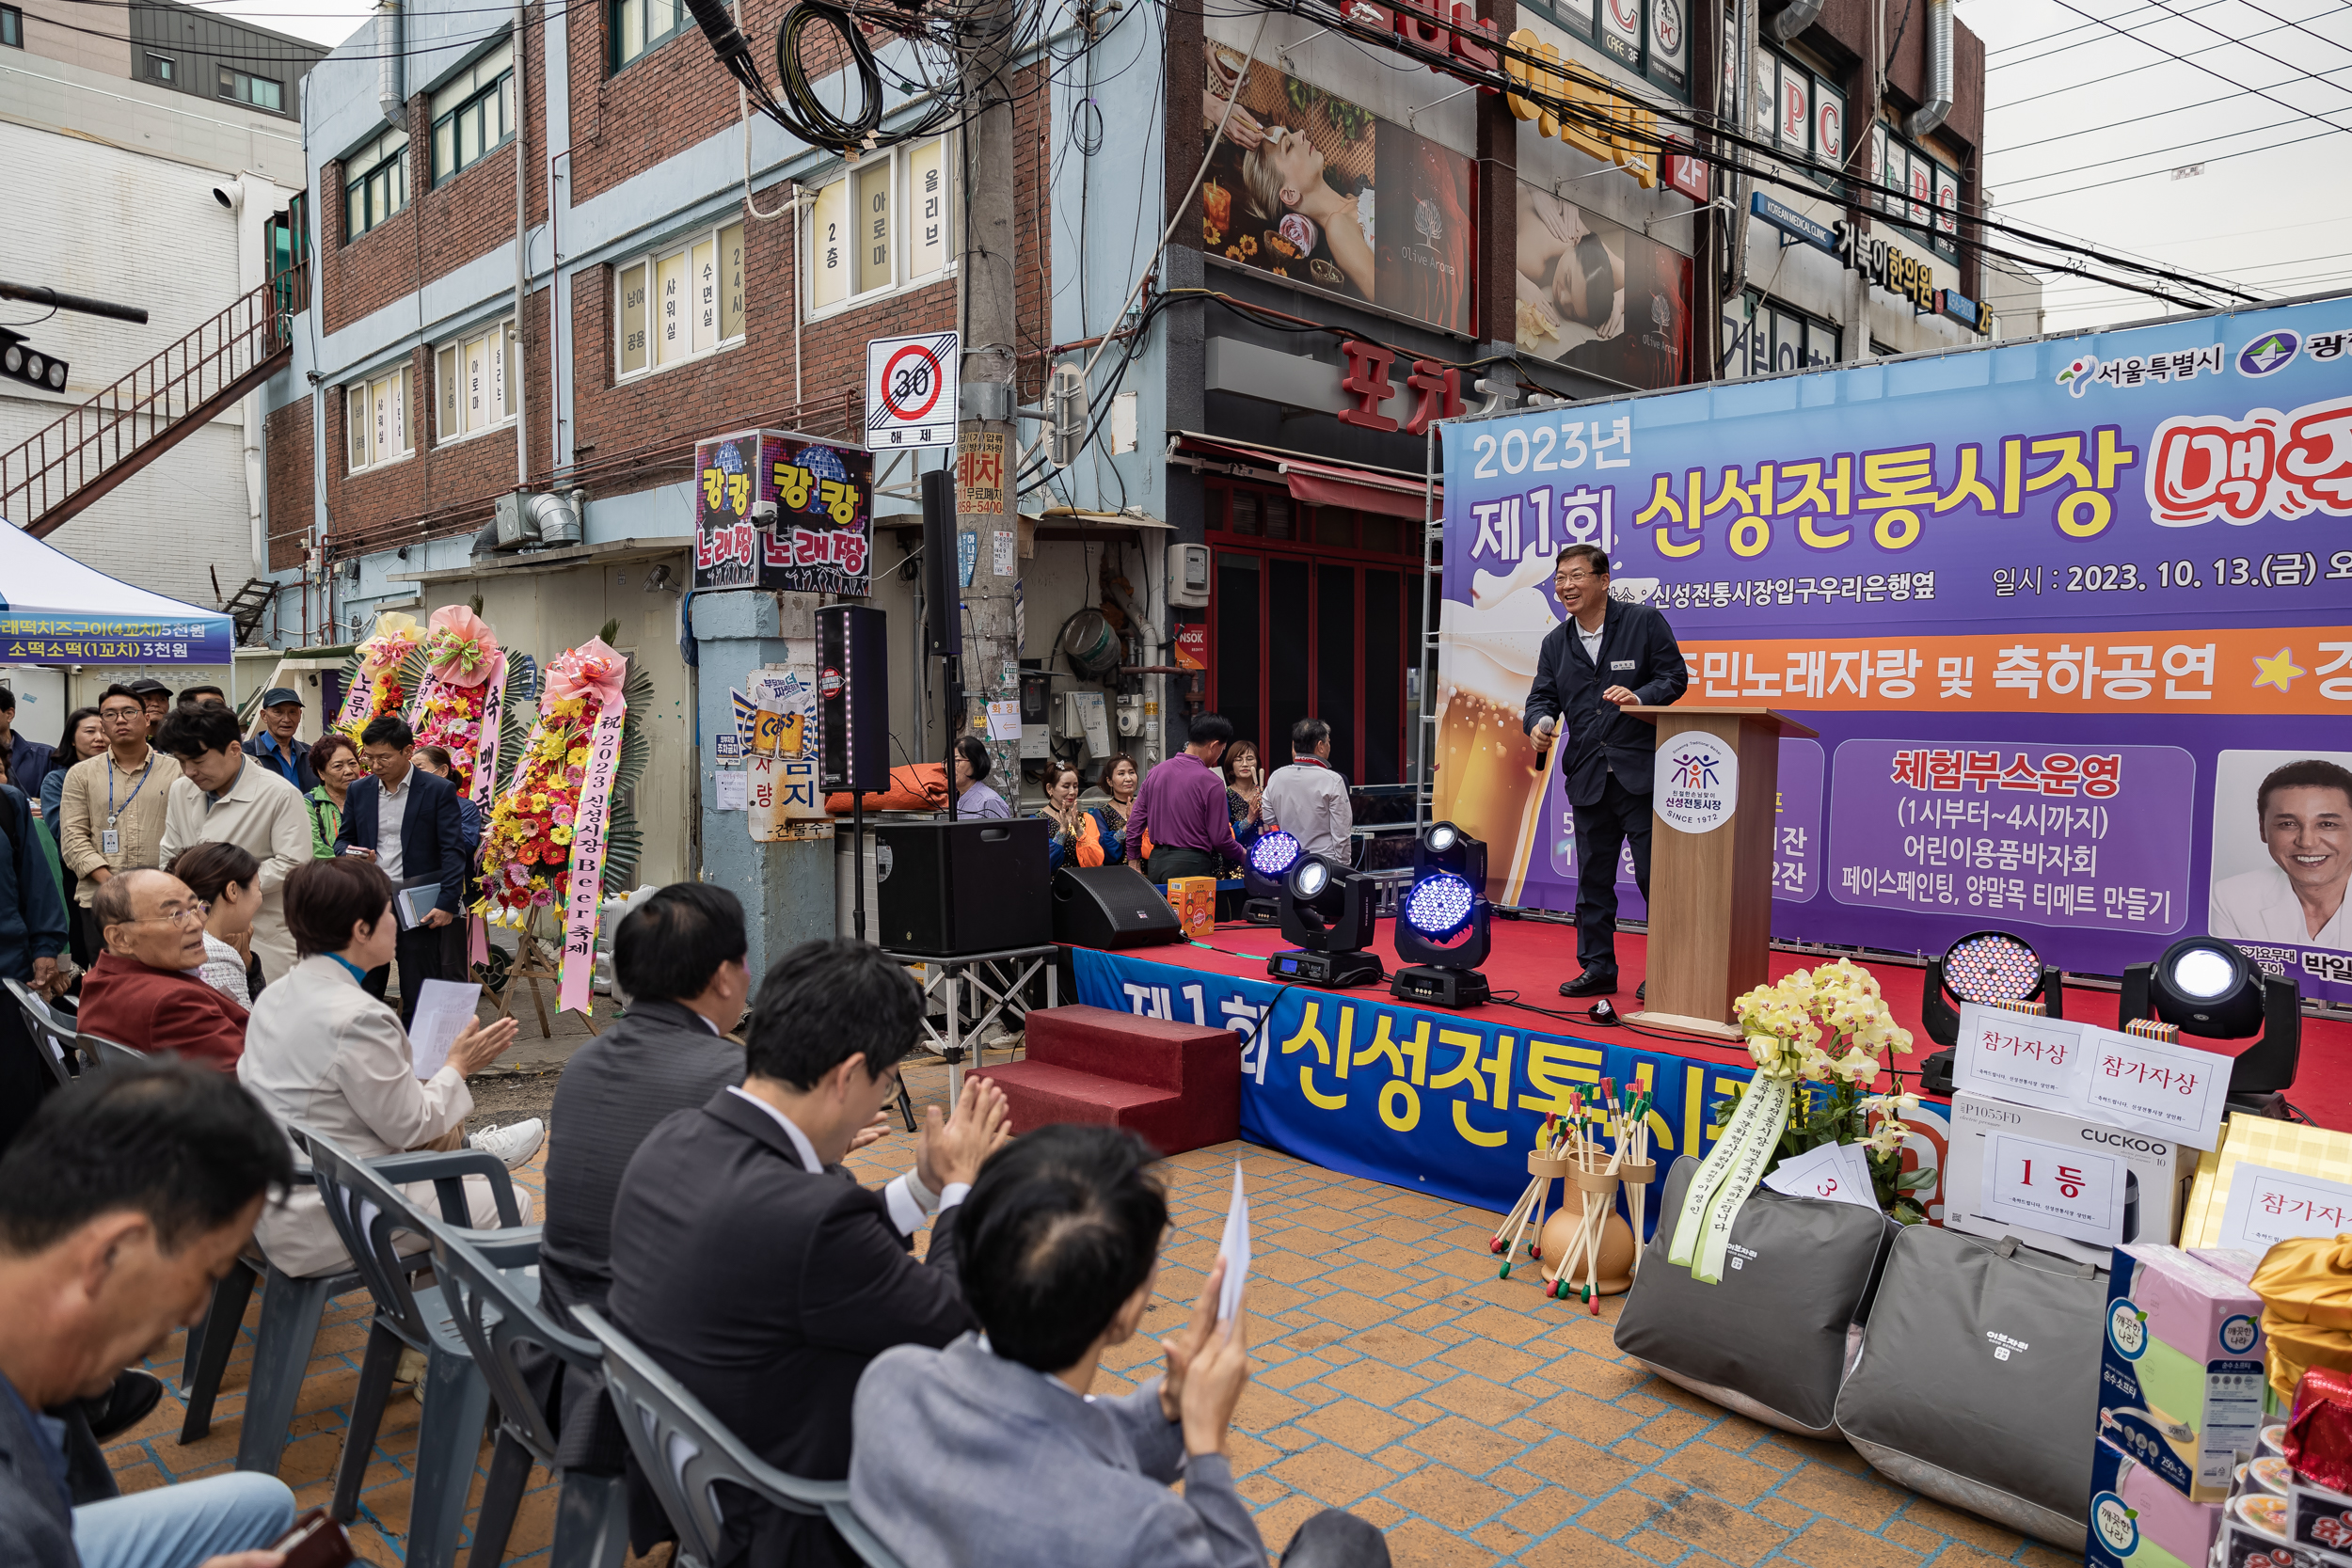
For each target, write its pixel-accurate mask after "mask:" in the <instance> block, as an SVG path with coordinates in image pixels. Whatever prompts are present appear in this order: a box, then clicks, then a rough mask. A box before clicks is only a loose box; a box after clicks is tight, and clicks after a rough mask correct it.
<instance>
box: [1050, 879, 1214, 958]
mask: <svg viewBox="0 0 2352 1568" xmlns="http://www.w3.org/2000/svg"><path fill="white" fill-rule="evenodd" d="M1054 940H1055V941H1056V942H1066V943H1068V944H1069V945H1071V946H1073V947H1099V948H1101V949H1103V950H1104V952H1116V951H1117V950H1118V949H1120V948H1121V947H1156V946H1158V945H1159V944H1160V943H1162V942H1182V941H1184V927H1183V926H1181V925H1179V924H1178V923H1177V920H1176V911H1174V910H1172V909H1170V908H1169V907H1168V900H1167V899H1166V898H1164V897H1162V896H1161V895H1160V890H1159V889H1158V888H1155V887H1153V886H1152V884H1151V883H1150V882H1148V881H1146V880H1145V879H1144V876H1143V873H1142V872H1140V871H1137V870H1136V868H1135V867H1134V866H1132V865H1065V866H1063V867H1062V868H1061V869H1060V870H1059V871H1057V872H1055V873H1054Z"/></svg>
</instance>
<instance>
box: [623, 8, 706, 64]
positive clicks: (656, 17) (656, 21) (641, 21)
mask: <svg viewBox="0 0 2352 1568" xmlns="http://www.w3.org/2000/svg"><path fill="white" fill-rule="evenodd" d="M693 25H694V13H693V12H691V11H690V10H688V9H687V8H686V4H685V0H607V9H606V22H605V30H606V32H607V33H608V34H609V35H610V36H611V38H612V70H614V71H618V70H620V69H621V68H622V67H623V66H625V65H627V64H628V63H629V62H630V61H631V60H634V59H637V58H639V57H641V56H643V55H650V54H652V53H653V52H654V51H655V50H656V49H658V48H660V46H661V45H662V44H665V43H667V42H669V41H670V40H672V39H674V38H675V37H677V36H678V34H680V33H682V32H688V31H691V29H692V27H693Z"/></svg>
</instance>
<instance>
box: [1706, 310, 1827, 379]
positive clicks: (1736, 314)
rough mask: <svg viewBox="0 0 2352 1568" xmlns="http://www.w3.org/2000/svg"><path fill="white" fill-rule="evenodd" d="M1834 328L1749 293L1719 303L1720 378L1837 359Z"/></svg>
mask: <svg viewBox="0 0 2352 1568" xmlns="http://www.w3.org/2000/svg"><path fill="white" fill-rule="evenodd" d="M1842 341H1843V339H1842V338H1841V336H1840V334H1839V332H1838V329H1837V328H1836V326H1834V325H1831V324H1829V323H1828V322H1825V321H1821V320H1820V319H1819V318H1818V317H1814V316H1808V315H1806V314H1805V313H1804V311H1802V310H1792V309H1789V308H1788V306H1786V305H1783V304H1782V303H1781V302H1780V301H1778V300H1776V299H1769V298H1766V297H1764V296H1763V295H1760V294H1757V293H1753V292H1750V293H1745V294H1742V295H1740V297H1739V298H1737V299H1730V300H1725V301H1724V341H1723V356H1724V357H1723V365H1722V367H1721V370H1722V373H1723V379H1724V380H1726V381H1736V380H1738V379H1740V377H1742V376H1750V375H1771V374H1772V373H1773V372H1777V371H1793V370H1799V369H1802V368H1803V367H1804V366H1807V365H1834V364H1836V363H1837V357H1838V348H1839V344H1840V343H1841V342H1842Z"/></svg>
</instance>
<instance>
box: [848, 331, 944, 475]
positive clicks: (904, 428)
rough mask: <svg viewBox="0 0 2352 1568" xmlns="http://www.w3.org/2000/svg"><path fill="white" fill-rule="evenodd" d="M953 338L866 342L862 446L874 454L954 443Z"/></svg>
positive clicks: (927, 336)
mask: <svg viewBox="0 0 2352 1568" xmlns="http://www.w3.org/2000/svg"><path fill="white" fill-rule="evenodd" d="M958 364H959V360H958V358H957V353H956V334H955V333H953V332H931V333H926V334H924V335H923V336H921V337H916V338H874V339H870V340H868V341H867V342H866V447H867V449H868V450H870V451H902V450H905V449H907V448H910V447H952V446H954V445H955V444H956V376H957V374H958V373H959V372H958V369H957V367H958Z"/></svg>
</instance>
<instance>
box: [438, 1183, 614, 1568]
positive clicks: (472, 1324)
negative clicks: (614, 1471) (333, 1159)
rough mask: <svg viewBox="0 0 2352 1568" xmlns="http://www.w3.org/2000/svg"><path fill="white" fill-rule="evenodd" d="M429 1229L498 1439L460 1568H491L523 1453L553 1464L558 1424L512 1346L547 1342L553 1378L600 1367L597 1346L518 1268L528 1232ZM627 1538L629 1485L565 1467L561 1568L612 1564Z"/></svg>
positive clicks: (524, 1467) (506, 1528)
mask: <svg viewBox="0 0 2352 1568" xmlns="http://www.w3.org/2000/svg"><path fill="white" fill-rule="evenodd" d="M432 1234H433V1272H434V1274H435V1275H437V1276H438V1278H439V1279H440V1282H441V1295H442V1299H443V1300H444V1301H445V1302H447V1303H449V1304H450V1306H451V1308H452V1312H453V1316H454V1317H455V1319H456V1322H457V1332H458V1333H459V1334H460V1335H461V1336H463V1337H464V1338H465V1341H466V1348H467V1349H468V1350H469V1351H471V1352H472V1353H473V1364H474V1365H475V1366H476V1367H477V1368H479V1369H481V1371H482V1375H483V1378H484V1380H485V1381H486V1382H487V1383H488V1384H489V1386H490V1397H491V1398H492V1399H493V1400H495V1401H496V1402H497V1403H498V1409H499V1435H498V1447H497V1448H496V1449H493V1450H492V1452H491V1455H490V1480H489V1484H488V1485H487V1486H485V1488H484V1489H483V1493H482V1510H481V1512H480V1513H478V1514H476V1515H475V1516H474V1527H473V1549H472V1551H471V1552H470V1553H469V1555H468V1557H467V1559H466V1560H467V1563H468V1565H469V1568H497V1565H498V1563H499V1562H500V1561H501V1560H503V1559H504V1557H505V1555H506V1538H507V1537H508V1535H509V1534H511V1533H512V1532H513V1530H514V1528H515V1513H516V1510H517V1509H518V1508H519V1507H520V1506H521V1504H522V1497H523V1486H524V1484H525V1482H527V1481H529V1480H530V1477H531V1465H532V1461H533V1460H536V1461H537V1462H538V1463H540V1464H542V1465H546V1466H547V1467H548V1469H549V1470H550V1471H553V1470H555V1469H556V1463H555V1453H556V1448H557V1440H558V1436H559V1433H557V1431H556V1429H555V1426H554V1424H553V1423H552V1422H550V1421H549V1420H548V1413H547V1407H546V1406H545V1405H544V1404H543V1403H541V1402H540V1400H539V1398H538V1396H537V1395H536V1394H534V1393H533V1392H532V1386H531V1381H530V1379H529V1378H528V1377H526V1376H525V1375H524V1372H523V1369H522V1364H521V1362H520V1360H519V1359H518V1358H517V1357H516V1350H517V1349H518V1348H519V1347H520V1346H523V1345H526V1344H529V1345H537V1346H538V1347H540V1348H541V1349H542V1350H545V1351H547V1352H548V1353H549V1354H551V1355H552V1356H554V1357H555V1358H556V1360H557V1361H559V1362H560V1363H562V1365H559V1366H557V1367H556V1368H554V1369H553V1370H554V1374H555V1376H556V1377H557V1378H559V1379H560V1378H561V1377H562V1376H563V1375H564V1367H576V1368H579V1369H580V1370H582V1371H588V1372H598V1371H601V1370H602V1367H603V1360H604V1353H603V1349H602V1347H601V1346H599V1345H598V1344H597V1343H596V1341H595V1340H594V1339H585V1338H581V1337H580V1336H579V1335H577V1334H573V1333H569V1332H567V1331H565V1330H564V1329H562V1328H560V1327H558V1326H557V1325H556V1323H555V1322H554V1320H553V1319H552V1318H550V1317H549V1316H548V1312H547V1310H546V1309H545V1308H544V1307H541V1306H540V1305H539V1290H538V1282H537V1281H536V1280H534V1279H530V1278H527V1277H525V1276H524V1275H522V1274H521V1273H520V1272H519V1271H521V1270H522V1269H524V1268H526V1267H528V1266H529V1265H531V1264H532V1263H535V1262H537V1261H538V1260H539V1244H538V1243H537V1242H536V1241H535V1240H532V1239H528V1238H516V1239H514V1240H508V1239H506V1238H504V1237H502V1236H501V1237H500V1238H499V1239H497V1240H491V1239H490V1238H489V1236H487V1235H485V1233H483V1232H481V1231H476V1232H474V1235H475V1237H476V1238H477V1239H476V1240H474V1241H471V1242H466V1241H460V1240H459V1239H458V1238H457V1237H455V1236H453V1235H452V1234H451V1233H450V1231H449V1228H448V1227H446V1226H435V1227H433V1231H432ZM510 1271H511V1272H510ZM627 1547H628V1487H627V1486H626V1485H625V1484H624V1483H623V1481H622V1480H621V1478H620V1477H619V1476H592V1475H586V1474H583V1473H579V1472H575V1471H569V1470H566V1471H564V1472H563V1492H562V1494H561V1497H560V1498H559V1500H558V1501H557V1503H556V1510H555V1542H554V1556H553V1560H555V1561H557V1562H560V1563H564V1564H565V1565H566V1568H571V1565H573V1564H580V1565H584V1568H617V1565H618V1564H619V1563H620V1561H621V1560H622V1557H623V1555H624V1553H625V1552H626V1550H627Z"/></svg>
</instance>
